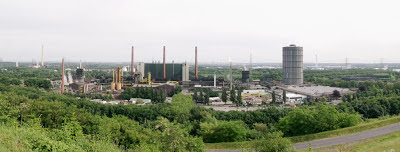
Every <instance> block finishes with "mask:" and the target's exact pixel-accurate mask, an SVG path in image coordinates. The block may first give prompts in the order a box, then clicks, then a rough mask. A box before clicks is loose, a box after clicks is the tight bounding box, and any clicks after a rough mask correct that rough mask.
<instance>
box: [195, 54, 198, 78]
mask: <svg viewBox="0 0 400 152" xmlns="http://www.w3.org/2000/svg"><path fill="white" fill-rule="evenodd" d="M194 52H195V59H194V60H195V61H194V62H195V67H194V68H195V69H194V70H195V79H196V80H197V79H198V69H197V46H196V47H195V51H194Z"/></svg>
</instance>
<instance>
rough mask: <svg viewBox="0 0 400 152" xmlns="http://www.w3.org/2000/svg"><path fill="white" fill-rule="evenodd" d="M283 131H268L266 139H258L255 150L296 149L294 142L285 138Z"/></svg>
mask: <svg viewBox="0 0 400 152" xmlns="http://www.w3.org/2000/svg"><path fill="white" fill-rule="evenodd" d="M282 136H283V133H282V132H273V133H268V134H267V135H266V136H265V138H264V139H262V140H260V141H257V142H256V144H255V145H254V150H255V151H257V152H284V151H285V152H290V151H294V147H293V145H292V142H290V140H289V139H286V138H283V137H282Z"/></svg>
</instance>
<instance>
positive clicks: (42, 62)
mask: <svg viewBox="0 0 400 152" xmlns="http://www.w3.org/2000/svg"><path fill="white" fill-rule="evenodd" d="M43 54H44V51H43V45H42V67H44V64H43Z"/></svg>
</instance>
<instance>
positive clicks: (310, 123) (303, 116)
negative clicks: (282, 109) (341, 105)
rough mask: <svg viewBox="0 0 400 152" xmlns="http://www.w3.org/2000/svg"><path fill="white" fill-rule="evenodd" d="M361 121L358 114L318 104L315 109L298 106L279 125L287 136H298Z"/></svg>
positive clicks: (351, 124) (347, 125)
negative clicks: (342, 111)
mask: <svg viewBox="0 0 400 152" xmlns="http://www.w3.org/2000/svg"><path fill="white" fill-rule="evenodd" d="M360 121H361V116H360V115H358V114H349V113H340V112H338V111H337V110H336V109H335V107H334V106H333V105H324V104H318V105H317V107H316V108H315V109H310V108H296V109H295V110H294V111H291V112H289V114H288V115H287V116H286V117H283V118H281V120H279V123H278V125H277V127H278V128H279V129H280V130H281V131H282V132H283V133H285V135H286V136H298V135H305V134H311V133H317V132H323V131H328V130H334V129H339V128H344V127H350V126H354V125H356V124H357V123H359V122H360Z"/></svg>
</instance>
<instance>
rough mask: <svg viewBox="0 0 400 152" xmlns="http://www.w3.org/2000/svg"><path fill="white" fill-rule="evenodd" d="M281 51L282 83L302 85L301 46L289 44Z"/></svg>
mask: <svg viewBox="0 0 400 152" xmlns="http://www.w3.org/2000/svg"><path fill="white" fill-rule="evenodd" d="M282 53H283V54H282V61H283V62H282V75H283V76H282V78H283V81H282V83H283V84H290V85H298V86H300V85H303V47H299V46H296V45H294V44H291V45H289V46H287V47H283V52H282Z"/></svg>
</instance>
